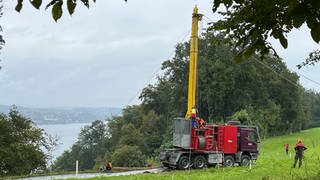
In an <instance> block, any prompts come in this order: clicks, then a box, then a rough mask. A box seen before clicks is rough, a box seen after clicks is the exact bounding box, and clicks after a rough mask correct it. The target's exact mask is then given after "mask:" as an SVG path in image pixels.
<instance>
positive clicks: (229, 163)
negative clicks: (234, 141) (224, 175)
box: [223, 155, 235, 167]
mask: <svg viewBox="0 0 320 180" xmlns="http://www.w3.org/2000/svg"><path fill="white" fill-rule="evenodd" d="M234 162H235V161H234V158H233V156H230V155H228V156H225V157H224V161H223V166H225V167H232V166H233V165H234Z"/></svg>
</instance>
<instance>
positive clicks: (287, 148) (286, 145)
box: [284, 143, 289, 155]
mask: <svg viewBox="0 0 320 180" xmlns="http://www.w3.org/2000/svg"><path fill="white" fill-rule="evenodd" d="M284 147H285V149H286V155H288V151H289V144H288V143H286V144H285V145H284Z"/></svg>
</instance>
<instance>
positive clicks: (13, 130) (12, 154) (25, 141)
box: [0, 106, 56, 176]
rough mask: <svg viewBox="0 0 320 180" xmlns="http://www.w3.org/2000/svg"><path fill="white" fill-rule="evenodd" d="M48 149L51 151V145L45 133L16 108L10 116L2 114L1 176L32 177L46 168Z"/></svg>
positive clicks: (0, 138)
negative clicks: (27, 175)
mask: <svg viewBox="0 0 320 180" xmlns="http://www.w3.org/2000/svg"><path fill="white" fill-rule="evenodd" d="M53 144H56V143H53ZM44 148H49V149H50V148H51V145H50V144H49V143H48V139H47V137H46V136H45V134H44V132H43V130H42V129H40V128H38V127H36V126H35V124H34V123H33V122H32V121H31V120H30V119H28V118H26V117H23V116H22V115H21V114H20V113H19V112H18V111H17V109H16V107H15V106H14V107H13V108H12V109H11V110H10V112H9V115H5V114H0V176H4V175H22V174H28V173H29V172H30V171H31V170H34V169H37V168H45V167H46V160H47V155H46V153H45V152H44V151H43V149H44Z"/></svg>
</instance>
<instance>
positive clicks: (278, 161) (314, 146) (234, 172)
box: [90, 128, 320, 180]
mask: <svg viewBox="0 0 320 180" xmlns="http://www.w3.org/2000/svg"><path fill="white" fill-rule="evenodd" d="M298 138H301V139H302V143H303V144H305V146H306V147H307V148H308V149H307V150H306V151H305V153H304V159H303V164H302V166H301V168H297V167H296V168H292V165H293V161H294V154H295V152H294V146H295V144H296V142H297V139H298ZM286 143H288V144H289V155H286V153H285V147H284V145H285V144H286ZM319 153H320V128H313V129H308V130H304V131H301V132H299V133H294V134H290V135H285V136H277V137H272V138H268V139H265V140H262V146H261V153H260V156H259V158H258V160H257V161H256V162H253V163H252V166H251V169H250V167H238V166H237V167H231V168H223V167H220V168H205V169H202V170H195V169H190V170H186V171H176V170H174V171H169V172H162V173H158V174H152V173H145V174H139V175H130V176H118V177H98V178H90V179H91V180H94V179H102V180H109V179H112V180H128V179H129V180H136V179H142V180H156V179H157V180H158V179H159V180H162V179H163V180H167V179H170V180H174V179H176V180H189V179H219V180H220V179H226V180H227V179H235V180H238V179H243V180H245V179H264V180H269V179H313V180H315V179H320V154H319Z"/></svg>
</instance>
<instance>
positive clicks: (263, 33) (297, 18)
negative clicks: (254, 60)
mask: <svg viewBox="0 0 320 180" xmlns="http://www.w3.org/2000/svg"><path fill="white" fill-rule="evenodd" d="M222 5H224V6H225V8H226V10H225V11H219V12H218V13H219V14H220V15H222V16H223V19H221V20H219V21H217V22H216V23H215V24H214V25H213V26H212V27H211V29H215V30H219V31H223V32H225V33H226V34H228V38H229V42H230V43H232V44H236V48H237V49H238V50H239V51H238V54H237V56H235V61H242V60H243V59H245V58H247V57H249V56H251V55H253V54H254V52H255V51H257V52H259V53H261V54H262V55H267V54H268V53H269V52H270V51H272V52H273V53H274V55H276V56H277V53H276V52H275V50H274V49H273V48H272V46H271V44H270V43H269V42H267V40H268V38H269V37H273V38H275V39H277V40H279V42H280V44H281V45H282V47H283V48H287V47H288V40H287V34H288V33H289V32H290V31H291V30H292V29H294V28H299V27H301V26H302V24H303V23H306V24H307V26H308V28H309V29H310V35H311V37H312V39H313V40H314V41H315V42H316V43H319V41H320V23H319V17H320V12H319V11H318V10H319V8H320V3H319V1H316V0H310V1H298V0H282V1H276V0H271V1H268V3H266V2H265V1H259V0H241V1H240V0H215V1H214V2H213V12H217V11H218V10H220V9H221V8H219V7H220V6H222ZM311 62H314V61H313V60H312V61H311ZM298 67H300V68H301V67H302V66H298Z"/></svg>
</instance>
